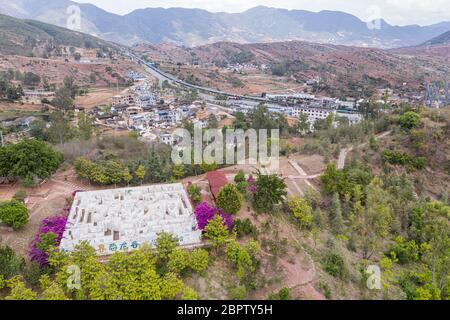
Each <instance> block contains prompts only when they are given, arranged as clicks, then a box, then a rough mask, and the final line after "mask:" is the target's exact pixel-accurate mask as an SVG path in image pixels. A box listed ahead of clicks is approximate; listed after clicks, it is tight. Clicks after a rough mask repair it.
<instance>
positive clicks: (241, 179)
mask: <svg viewBox="0 0 450 320" xmlns="http://www.w3.org/2000/svg"><path fill="white" fill-rule="evenodd" d="M244 181H245V173H244V171H243V170H239V172H238V173H237V175H236V176H235V177H234V182H236V183H239V182H244Z"/></svg>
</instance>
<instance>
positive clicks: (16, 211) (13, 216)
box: [0, 200, 28, 230]
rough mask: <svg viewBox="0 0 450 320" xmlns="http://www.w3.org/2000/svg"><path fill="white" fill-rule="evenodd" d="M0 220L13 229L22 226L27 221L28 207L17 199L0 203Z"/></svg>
mask: <svg viewBox="0 0 450 320" xmlns="http://www.w3.org/2000/svg"><path fill="white" fill-rule="evenodd" d="M0 221H1V222H3V223H4V224H6V225H8V226H10V227H12V228H13V229H14V230H17V229H20V228H23V227H24V226H25V225H26V224H27V222H28V209H27V207H25V205H24V204H23V203H21V202H19V201H17V200H12V201H7V202H3V203H0Z"/></svg>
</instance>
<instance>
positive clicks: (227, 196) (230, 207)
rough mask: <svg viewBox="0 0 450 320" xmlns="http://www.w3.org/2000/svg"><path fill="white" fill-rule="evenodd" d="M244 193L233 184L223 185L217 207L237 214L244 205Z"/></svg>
mask: <svg viewBox="0 0 450 320" xmlns="http://www.w3.org/2000/svg"><path fill="white" fill-rule="evenodd" d="M242 201H243V199H242V195H241V194H240V193H239V191H238V190H237V188H236V187H235V186H234V185H232V184H227V185H226V186H224V187H222V189H220V191H219V195H218V196H217V207H218V208H220V209H222V210H223V211H224V212H226V213H228V214H236V213H238V212H239V210H240V209H241V206H242Z"/></svg>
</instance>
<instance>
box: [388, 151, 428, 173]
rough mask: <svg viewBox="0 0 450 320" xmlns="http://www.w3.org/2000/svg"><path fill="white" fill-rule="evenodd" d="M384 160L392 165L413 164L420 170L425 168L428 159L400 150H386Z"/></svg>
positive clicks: (412, 165)
mask: <svg viewBox="0 0 450 320" xmlns="http://www.w3.org/2000/svg"><path fill="white" fill-rule="evenodd" d="M383 160H384V162H386V163H389V164H392V165H401V166H411V167H413V168H415V169H418V170H420V169H423V168H425V166H426V165H427V160H426V159H425V158H424V157H412V156H410V155H408V154H407V153H404V152H400V151H391V150H385V151H384V152H383Z"/></svg>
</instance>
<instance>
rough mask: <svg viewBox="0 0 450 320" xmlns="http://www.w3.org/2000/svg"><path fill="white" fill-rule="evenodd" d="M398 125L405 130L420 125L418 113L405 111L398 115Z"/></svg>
mask: <svg viewBox="0 0 450 320" xmlns="http://www.w3.org/2000/svg"><path fill="white" fill-rule="evenodd" d="M399 123H400V126H401V127H402V128H403V129H405V130H411V129H414V128H417V127H419V126H420V125H421V120H420V115H419V114H418V113H416V112H414V111H408V112H405V113H404V114H402V115H401V116H400V119H399Z"/></svg>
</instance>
